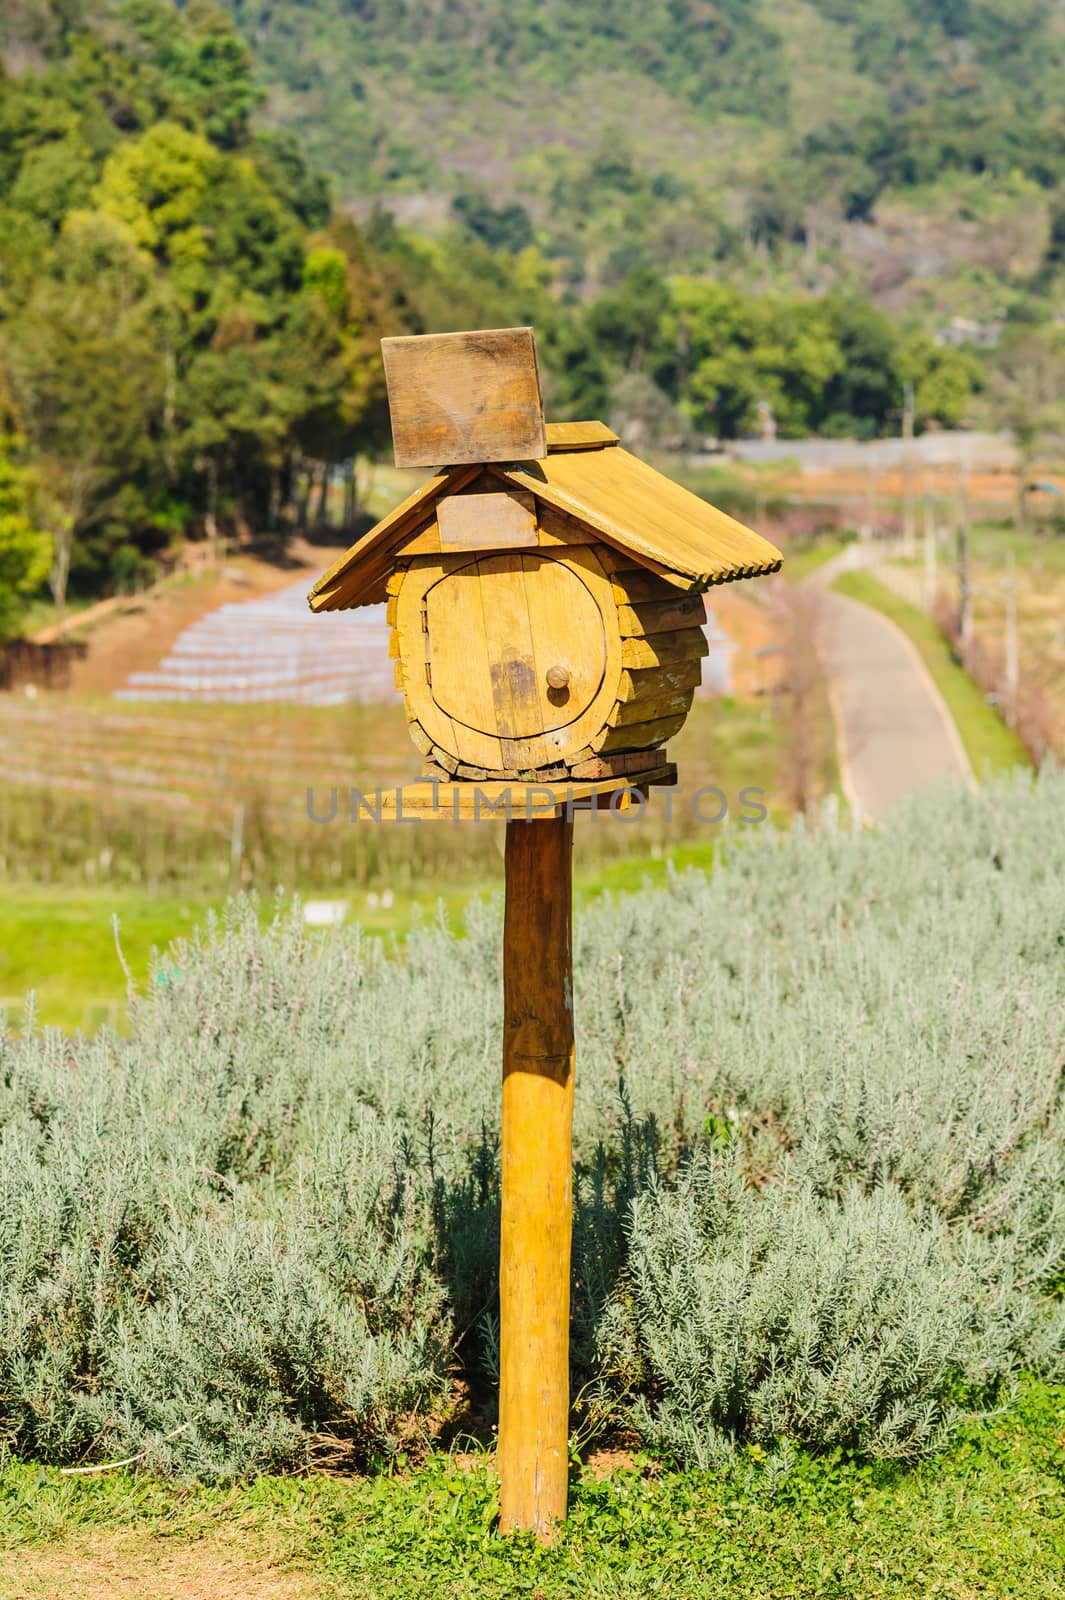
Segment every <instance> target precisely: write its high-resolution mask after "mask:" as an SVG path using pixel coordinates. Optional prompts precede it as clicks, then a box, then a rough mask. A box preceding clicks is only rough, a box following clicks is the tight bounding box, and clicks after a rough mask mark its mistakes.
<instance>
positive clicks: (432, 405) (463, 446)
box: [381, 328, 547, 467]
mask: <svg viewBox="0 0 1065 1600" xmlns="http://www.w3.org/2000/svg"><path fill="white" fill-rule="evenodd" d="M381 354H382V356H383V357H384V364H385V381H386V382H387V384H388V407H389V411H390V413H391V417H392V444H393V449H394V451H395V458H396V466H397V467H439V466H449V467H451V466H458V465H460V464H463V463H465V462H470V461H477V462H481V461H538V460H539V459H540V458H541V457H542V456H545V455H546V454H547V439H546V435H545V432H544V403H543V399H542V397H541V394H540V371H539V367H538V366H537V362H536V339H535V337H534V335H533V330H532V329H531V328H487V329H483V330H481V331H480V332H478V333H433V334H427V335H422V336H421V337H419V338H409V339H382V340H381Z"/></svg>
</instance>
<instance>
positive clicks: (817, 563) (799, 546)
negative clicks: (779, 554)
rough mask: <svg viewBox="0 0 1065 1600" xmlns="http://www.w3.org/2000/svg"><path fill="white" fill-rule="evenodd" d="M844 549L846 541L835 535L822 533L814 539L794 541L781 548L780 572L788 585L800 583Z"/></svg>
mask: <svg viewBox="0 0 1065 1600" xmlns="http://www.w3.org/2000/svg"><path fill="white" fill-rule="evenodd" d="M845 547H846V540H844V539H839V538H837V537H836V535H835V534H831V533H823V534H821V535H819V536H818V537H817V538H816V539H803V540H796V541H795V542H794V545H793V546H792V545H785V546H784V548H783V556H784V565H783V567H782V568H781V572H782V573H783V575H784V577H785V578H787V580H788V582H789V583H801V582H802V580H803V579H804V578H808V577H809V576H810V574H811V573H812V572H816V571H817V569H818V567H823V566H825V564H826V563H827V562H829V561H831V560H832V557H833V556H838V555H839V553H840V551H841V550H843V549H844V548H845Z"/></svg>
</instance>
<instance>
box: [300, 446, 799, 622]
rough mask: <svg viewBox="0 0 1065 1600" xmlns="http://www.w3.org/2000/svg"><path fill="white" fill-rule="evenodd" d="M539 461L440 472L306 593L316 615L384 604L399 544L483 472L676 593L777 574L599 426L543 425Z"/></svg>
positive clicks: (741, 532) (745, 537)
mask: <svg viewBox="0 0 1065 1600" xmlns="http://www.w3.org/2000/svg"><path fill="white" fill-rule="evenodd" d="M547 444H548V453H547V456H546V457H545V458H544V459H543V460H542V461H515V462H506V463H499V462H496V463H493V464H492V465H491V466H463V467H451V468H447V469H445V470H443V471H441V472H438V473H437V474H436V475H435V476H434V477H432V478H430V479H429V480H428V482H427V483H424V484H422V486H421V487H420V488H419V489H417V490H416V491H415V492H414V494H412V495H410V496H409V497H408V498H407V499H406V500H404V501H403V503H402V504H401V505H399V506H397V507H396V508H395V510H394V511H391V512H390V513H389V514H388V516H387V517H385V518H384V519H383V520H382V521H381V522H379V523H378V524H377V526H376V527H375V528H373V529H371V531H370V532H369V533H368V534H366V535H365V537H364V538H362V539H360V540H359V542H358V543H357V544H355V545H353V546H352V547H351V549H350V550H349V551H347V553H346V554H345V555H343V556H342V557H341V558H340V560H339V561H338V562H336V564H335V565H334V566H332V567H330V569H329V571H328V572H326V573H324V574H323V575H322V577H321V578H319V580H318V582H317V583H316V584H315V586H314V588H313V589H312V590H311V593H310V597H309V598H310V604H311V608H312V610H314V611H342V610H348V609H350V608H352V607H354V606H364V605H371V604H374V603H376V602H378V601H382V600H384V598H385V584H386V583H387V581H388V577H389V575H390V573H391V571H392V569H393V566H394V564H395V561H396V559H397V558H398V556H399V555H400V553H401V550H402V547H403V545H404V544H406V543H407V542H408V541H409V540H410V539H412V538H413V537H414V536H415V535H416V534H418V533H419V532H421V531H422V529H424V528H425V527H426V526H427V524H428V523H430V522H431V521H432V520H433V517H434V515H435V509H436V504H437V501H438V500H440V499H442V498H443V497H444V496H445V495H448V494H454V493H456V492H457V491H459V490H460V489H462V488H464V487H465V485H466V484H467V483H469V482H470V481H471V480H472V479H473V478H474V477H476V476H478V475H479V474H481V473H489V474H491V475H492V476H494V477H496V478H498V479H499V480H500V487H501V488H505V487H507V486H508V485H509V486H510V487H513V488H516V489H524V490H527V491H529V492H531V493H532V494H533V495H534V496H535V497H536V499H537V500H538V501H542V502H544V503H545V504H546V505H549V506H552V507H554V509H555V510H557V511H561V512H564V513H565V514H567V515H568V516H571V517H574V518H576V519H577V521H579V522H581V523H583V524H585V526H586V527H588V528H590V529H591V530H592V531H593V532H595V533H596V534H598V535H599V537H600V538H601V539H602V540H603V542H604V544H609V545H613V546H614V547H615V548H616V549H619V550H623V551H626V552H628V553H629V554H630V555H632V556H633V557H634V558H635V561H636V562H637V563H639V564H642V565H644V566H647V567H650V568H652V570H654V571H655V572H658V573H660V574H661V576H662V577H663V578H665V579H666V580H667V581H669V582H671V583H673V584H675V585H676V587H677V588H679V589H685V590H695V591H698V590H702V589H707V588H709V587H710V585H711V584H715V583H730V582H732V581H733V580H734V579H737V578H754V577H758V576H760V575H761V574H763V573H769V572H776V571H777V570H778V569H779V567H780V565H781V562H782V559H783V558H782V556H781V554H780V551H779V550H777V549H776V547H775V546H774V545H772V544H770V543H769V541H768V539H763V538H762V537H761V535H760V534H757V533H754V532H752V530H751V529H750V528H746V527H744V525H743V524H742V523H741V522H737V521H736V520H735V518H733V517H730V516H727V515H726V514H725V512H723V511H718V510H716V509H715V507H714V506H712V505H709V504H708V503H707V502H706V501H705V500H702V499H700V498H699V496H698V495H696V494H692V493H691V491H690V490H688V489H684V488H682V487H681V485H680V484H678V483H674V482H673V480H672V478H667V477H666V476H665V475H664V474H663V473H661V472H657V471H656V470H655V469H654V468H653V467H649V466H648V465H647V464H646V462H643V461H641V460H640V459H639V458H638V457H637V456H634V455H631V454H630V453H629V451H627V450H623V449H622V448H621V446H620V445H619V444H618V440H617V435H616V434H614V433H611V431H610V429H609V428H606V427H604V426H603V424H602V423H599V422H590V423H589V422H562V423H548V426H547Z"/></svg>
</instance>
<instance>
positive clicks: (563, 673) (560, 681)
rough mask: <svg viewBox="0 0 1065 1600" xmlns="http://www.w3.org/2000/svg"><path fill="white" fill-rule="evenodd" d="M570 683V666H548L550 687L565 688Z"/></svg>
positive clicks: (548, 683)
mask: <svg viewBox="0 0 1065 1600" xmlns="http://www.w3.org/2000/svg"><path fill="white" fill-rule="evenodd" d="M568 683H569V668H568V667H548V669H547V686H548V688H549V689H564V688H565V687H566V685H567V684H568Z"/></svg>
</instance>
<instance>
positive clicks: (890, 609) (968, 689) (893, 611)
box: [832, 572, 1031, 779]
mask: <svg viewBox="0 0 1065 1600" xmlns="http://www.w3.org/2000/svg"><path fill="white" fill-rule="evenodd" d="M832 587H833V588H834V589H837V590H838V591H839V593H840V594H845V595H849V596H850V598H851V599H852V600H860V601H862V603H863V604H864V605H867V606H872V607H873V608H874V610H876V611H881V612H883V614H884V616H886V617H889V618H890V619H891V621H892V622H894V623H896V624H897V625H898V627H900V628H901V629H902V631H903V632H904V633H905V634H907V635H908V636H909V638H910V639H912V641H913V643H914V645H915V646H916V647H917V650H918V652H919V654H920V656H921V658H922V660H923V661H924V663H925V665H926V667H927V668H928V670H929V672H930V673H931V676H932V680H933V682H934V683H935V685H936V687H937V688H938V690H939V692H940V694H941V695H942V696H943V699H944V701H945V702H946V705H947V709H948V711H949V712H950V714H951V716H952V717H953V718H954V721H955V723H956V724H957V728H958V733H959V734H960V736H961V741H962V744H963V745H964V746H965V753H966V755H967V756H968V757H969V761H970V764H971V766H972V769H973V772H974V773H975V775H976V776H977V778H981V779H983V778H985V777H986V776H987V775H988V774H989V773H990V774H991V775H992V776H993V775H995V774H998V773H1005V772H1011V771H1012V770H1013V768H1014V767H1017V766H1030V765H1031V761H1030V760H1029V757H1028V752H1027V751H1026V750H1025V748H1024V746H1023V744H1022V743H1021V741H1020V740H1019V739H1018V737H1017V735H1016V734H1015V733H1014V732H1013V729H1012V728H1008V727H1007V726H1006V724H1005V723H1004V722H1003V720H1002V718H1001V717H1000V716H999V714H998V712H997V711H995V709H994V708H993V707H992V706H989V705H988V703H987V700H986V699H985V698H984V694H983V691H982V690H981V689H980V688H978V687H977V685H976V684H975V683H974V682H973V680H972V679H971V678H970V677H969V675H968V673H967V672H966V671H965V670H964V668H963V667H962V666H961V665H960V664H959V662H958V661H957V660H956V659H955V657H954V655H953V652H952V651H951V648H950V644H949V643H948V641H947V640H946V639H945V638H944V636H943V634H942V633H941V632H940V630H939V628H938V627H937V626H936V624H935V622H934V621H933V620H932V618H931V617H928V616H926V615H925V613H924V612H923V611H919V610H918V609H917V607H916V606H911V605H909V604H908V603H907V602H906V601H905V600H900V599H899V597H898V596H897V595H896V594H893V593H892V591H891V590H890V589H888V588H886V587H885V586H884V585H883V584H882V583H879V582H878V581H877V580H876V579H875V578H873V577H870V575H869V574H868V573H867V572H844V573H841V575H840V576H839V577H838V578H836V579H835V581H834V582H833V585H832Z"/></svg>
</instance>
